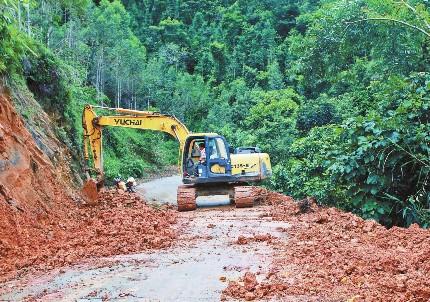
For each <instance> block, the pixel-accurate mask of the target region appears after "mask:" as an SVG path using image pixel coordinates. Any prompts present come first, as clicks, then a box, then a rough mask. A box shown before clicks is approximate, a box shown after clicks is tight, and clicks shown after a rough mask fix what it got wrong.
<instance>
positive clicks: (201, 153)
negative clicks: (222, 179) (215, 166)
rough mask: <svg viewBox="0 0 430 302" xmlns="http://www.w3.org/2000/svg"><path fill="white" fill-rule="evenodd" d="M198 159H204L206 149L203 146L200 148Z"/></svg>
mask: <svg viewBox="0 0 430 302" xmlns="http://www.w3.org/2000/svg"><path fill="white" fill-rule="evenodd" d="M199 160H200V161H205V160H206V149H205V148H203V149H201V150H200V158H199Z"/></svg>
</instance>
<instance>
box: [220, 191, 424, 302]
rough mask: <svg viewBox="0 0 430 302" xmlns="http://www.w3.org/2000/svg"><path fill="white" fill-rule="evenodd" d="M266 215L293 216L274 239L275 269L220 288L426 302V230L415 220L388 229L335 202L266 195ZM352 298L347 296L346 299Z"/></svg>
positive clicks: (241, 293)
mask: <svg viewBox="0 0 430 302" xmlns="http://www.w3.org/2000/svg"><path fill="white" fill-rule="evenodd" d="M269 201H271V202H272V210H271V211H270V213H269V214H270V216H271V217H272V218H273V219H274V220H282V221H288V222H291V228H288V229H285V232H286V233H287V238H288V239H287V240H286V241H284V242H279V241H274V242H273V243H272V244H274V245H275V246H274V251H275V255H274V260H273V263H272V270H271V272H270V273H269V274H267V276H265V279H264V281H263V282H261V284H257V285H256V286H255V288H254V289H249V288H246V284H245V283H244V282H231V283H230V284H229V286H228V288H227V289H226V290H225V291H224V295H226V296H232V297H235V298H242V299H248V300H252V299H254V298H261V297H264V296H277V298H278V299H288V297H295V298H299V297H301V298H303V300H304V301H346V300H348V301H429V299H430V280H429V278H428V276H430V231H429V230H425V229H421V228H419V227H418V226H417V225H412V226H411V227H410V228H407V229H405V228H398V227H393V228H391V229H386V228H385V227H383V226H381V225H379V224H378V223H376V222H374V221H366V220H363V219H361V218H359V217H357V216H355V215H353V214H351V213H344V212H342V211H340V210H337V209H334V208H318V207H316V206H315V205H314V204H313V205H311V206H310V210H309V209H308V211H307V213H304V214H302V209H301V205H300V203H297V202H294V201H292V199H291V198H288V197H282V196H279V195H276V194H275V195H273V194H271V195H270V196H269ZM349 299H350V300H349Z"/></svg>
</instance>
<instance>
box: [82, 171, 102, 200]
mask: <svg viewBox="0 0 430 302" xmlns="http://www.w3.org/2000/svg"><path fill="white" fill-rule="evenodd" d="M82 197H83V198H84V200H85V201H86V202H87V203H88V204H90V205H93V204H96V203H97V198H98V185H97V181H96V180H95V179H92V178H90V179H88V180H87V181H86V182H85V184H84V187H83V188H82Z"/></svg>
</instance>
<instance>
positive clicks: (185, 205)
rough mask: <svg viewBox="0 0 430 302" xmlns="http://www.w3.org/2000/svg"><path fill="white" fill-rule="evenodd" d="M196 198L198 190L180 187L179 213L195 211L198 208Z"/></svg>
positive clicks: (178, 196) (178, 197)
mask: <svg viewBox="0 0 430 302" xmlns="http://www.w3.org/2000/svg"><path fill="white" fill-rule="evenodd" d="M196 196H197V192H196V188H194V187H189V186H179V187H178V195H177V202H178V211H179V212H185V211H194V210H195V209H196V208H197V205H196Z"/></svg>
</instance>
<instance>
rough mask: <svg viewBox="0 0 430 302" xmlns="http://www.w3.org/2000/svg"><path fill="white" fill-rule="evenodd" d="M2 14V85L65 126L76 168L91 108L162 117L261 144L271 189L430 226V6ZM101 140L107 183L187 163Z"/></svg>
mask: <svg viewBox="0 0 430 302" xmlns="http://www.w3.org/2000/svg"><path fill="white" fill-rule="evenodd" d="M0 11H1V12H2V14H1V17H0V18H1V19H0V38H1V39H0V73H1V74H2V79H3V81H4V82H5V83H6V84H7V85H8V86H10V87H12V89H29V90H30V91H31V93H33V94H34V96H35V98H36V99H37V100H38V101H39V102H40V104H41V105H42V106H43V107H44V108H45V109H46V110H47V111H48V112H50V114H51V115H52V116H55V117H56V123H57V127H58V133H59V136H60V137H61V138H62V139H63V140H64V142H66V143H67V144H68V145H69V147H70V148H71V149H72V150H75V151H74V152H75V159H76V160H77V161H79V160H80V158H81V156H80V152H81V151H80V150H81V149H82V146H81V144H82V143H81V140H82V139H81V136H80V135H81V129H80V128H81V118H80V114H81V111H82V107H83V105H84V104H85V103H88V102H89V103H93V104H99V105H105V106H111V107H113V106H117V107H125V108H137V109H145V110H146V109H148V108H149V109H153V110H160V111H161V112H163V113H170V114H174V115H176V116H177V117H178V118H179V119H181V120H183V121H184V123H185V124H186V125H187V126H188V128H189V129H191V130H192V131H214V132H218V133H220V134H223V135H225V136H226V137H227V139H228V140H229V141H230V142H231V143H232V144H233V146H240V145H257V146H259V147H260V148H261V149H262V150H263V151H264V152H267V153H269V154H270V156H271V159H272V164H273V166H274V176H273V177H272V178H271V180H270V182H268V183H267V184H266V185H267V186H269V187H271V188H273V189H276V190H279V191H282V192H284V193H286V194H290V195H292V196H294V197H296V198H303V197H306V196H315V197H316V198H317V200H318V202H319V203H320V204H323V205H330V206H337V207H340V208H342V209H345V210H348V211H352V212H354V213H357V214H359V215H361V216H362V217H365V218H372V219H375V220H377V221H380V222H381V223H383V224H385V225H387V226H391V225H410V224H411V223H419V224H420V225H422V226H424V227H428V226H430V212H429V208H430V193H429V189H430V185H429V172H430V125H429V120H430V109H429V107H430V64H429V63H430V4H429V3H428V2H427V1H424V0H422V1H419V0H400V1H397V0H358V1H350V0H322V1H318V0H302V1H300V0H247V1H243V0H237V1H233V0H199V1H197V0H159V1H157V0H123V1H119V0H115V1H108V0H101V1H90V0H58V1H57V0H37V1H35V0H0ZM29 111H30V108H24V109H23V110H21V114H22V115H23V116H24V117H25V116H26V115H28V114H31V112H29ZM105 145H106V154H105V166H106V172H107V176H108V177H110V178H112V177H114V176H115V175H117V174H122V175H127V176H129V175H132V176H135V177H141V176H142V175H144V174H145V173H147V172H148V171H151V170H156V169H161V168H162V167H163V166H166V165H169V164H172V163H175V161H176V156H177V150H176V149H177V144H176V142H174V141H173V140H172V139H170V138H168V137H166V136H165V135H162V134H158V133H148V132H139V131H133V130H125V129H116V130H108V133H107V135H106V139H105ZM125 150H126V151H125Z"/></svg>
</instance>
